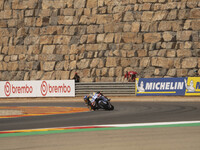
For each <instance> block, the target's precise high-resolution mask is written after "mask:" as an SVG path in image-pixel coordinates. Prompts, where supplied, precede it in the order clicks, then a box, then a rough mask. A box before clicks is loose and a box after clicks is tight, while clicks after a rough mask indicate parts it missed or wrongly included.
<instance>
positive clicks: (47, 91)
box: [0, 80, 75, 97]
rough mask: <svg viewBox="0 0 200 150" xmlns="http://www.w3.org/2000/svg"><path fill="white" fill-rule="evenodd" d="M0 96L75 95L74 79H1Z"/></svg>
mask: <svg viewBox="0 0 200 150" xmlns="http://www.w3.org/2000/svg"><path fill="white" fill-rule="evenodd" d="M0 88H1V90H0V97H75V82H74V80H44V81H39V80H38V81H2V82H0Z"/></svg>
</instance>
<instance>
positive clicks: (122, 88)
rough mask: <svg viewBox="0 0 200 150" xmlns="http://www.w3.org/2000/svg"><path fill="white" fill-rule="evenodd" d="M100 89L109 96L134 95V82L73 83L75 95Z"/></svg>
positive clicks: (82, 94) (83, 94)
mask: <svg viewBox="0 0 200 150" xmlns="http://www.w3.org/2000/svg"><path fill="white" fill-rule="evenodd" d="M97 91H101V92H102V93H103V94H105V95H109V96H134V95H135V82H90V83H84V82H79V83H76V84H75V93H76V96H85V95H87V94H90V93H92V92H97Z"/></svg>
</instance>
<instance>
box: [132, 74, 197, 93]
mask: <svg viewBox="0 0 200 150" xmlns="http://www.w3.org/2000/svg"><path fill="white" fill-rule="evenodd" d="M135 93H136V96H156V95H159V96H161V95H166V96H170V95H172V96H175V95H200V77H185V78H140V79H139V78H137V79H136V82H135Z"/></svg>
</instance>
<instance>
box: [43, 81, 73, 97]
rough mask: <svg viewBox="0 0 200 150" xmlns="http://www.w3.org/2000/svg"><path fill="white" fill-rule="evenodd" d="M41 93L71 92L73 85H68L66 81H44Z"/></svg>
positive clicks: (44, 94)
mask: <svg viewBox="0 0 200 150" xmlns="http://www.w3.org/2000/svg"><path fill="white" fill-rule="evenodd" d="M40 91H41V94H42V95H43V96H46V95H47V94H48V93H50V94H56V93H58V94H59V93H70V92H71V87H70V86H66V85H65V84H64V83H63V84H62V85H51V84H48V83H47V82H46V81H43V82H42V84H41V87H40Z"/></svg>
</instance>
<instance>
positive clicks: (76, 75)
mask: <svg viewBox="0 0 200 150" xmlns="http://www.w3.org/2000/svg"><path fill="white" fill-rule="evenodd" d="M73 79H74V80H75V82H80V77H79V75H78V74H77V72H76V73H75V75H74V77H73Z"/></svg>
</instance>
